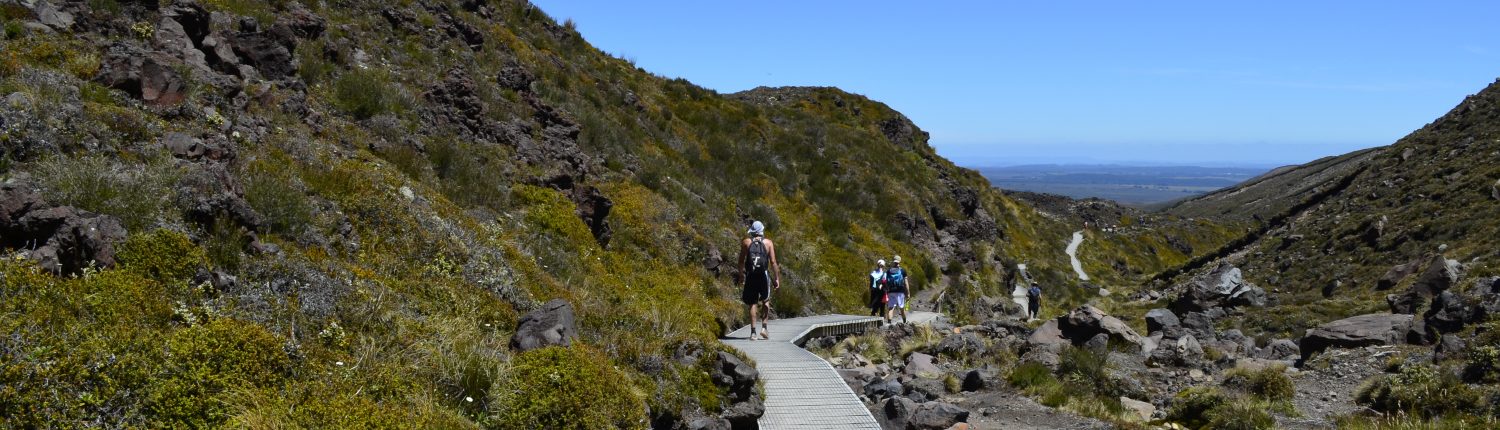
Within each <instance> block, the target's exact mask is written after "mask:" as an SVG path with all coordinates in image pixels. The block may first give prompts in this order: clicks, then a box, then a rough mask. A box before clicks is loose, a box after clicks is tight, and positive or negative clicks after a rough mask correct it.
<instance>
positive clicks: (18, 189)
mask: <svg viewBox="0 0 1500 430" xmlns="http://www.w3.org/2000/svg"><path fill="white" fill-rule="evenodd" d="M125 236H126V231H125V227H124V226H123V225H122V224H121V223H120V220H119V219H118V218H115V217H113V216H109V215H99V214H95V213H92V212H88V211H85V210H82V209H78V208H75V207H72V206H52V205H51V204H49V203H48V202H47V201H46V200H43V199H42V197H41V196H40V195H39V194H37V192H36V191H35V190H34V189H33V186H32V185H31V184H30V183H27V182H23V181H12V182H6V183H5V184H3V185H0V246H4V247H6V248H15V249H18V250H20V251H21V253H22V255H25V256H27V257H29V258H31V259H33V260H36V261H37V262H38V263H39V264H40V265H41V266H42V268H44V269H46V270H49V271H51V272H53V273H77V272H78V271H80V270H82V269H84V268H86V267H90V266H94V267H101V268H103V267H111V266H114V264H115V250H114V246H115V244H117V243H120V242H122V241H124V240H125Z"/></svg>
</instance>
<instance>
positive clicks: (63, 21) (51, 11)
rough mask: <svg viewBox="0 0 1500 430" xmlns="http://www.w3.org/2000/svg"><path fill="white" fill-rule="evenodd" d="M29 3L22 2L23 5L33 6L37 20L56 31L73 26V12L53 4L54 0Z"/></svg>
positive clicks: (32, 9) (69, 28)
mask: <svg viewBox="0 0 1500 430" xmlns="http://www.w3.org/2000/svg"><path fill="white" fill-rule="evenodd" d="M27 4H28V2H25V1H22V2H21V5H23V6H24V7H30V8H31V13H34V14H36V20H37V22H39V23H41V24H42V25H45V26H47V27H48V28H50V29H52V30H56V31H68V30H71V29H72V28H73V23H74V19H73V14H71V13H68V12H67V11H64V10H62V8H60V7H58V6H57V5H54V4H52V2H50V1H48V0H36V1H33V2H30V6H25V5H27Z"/></svg>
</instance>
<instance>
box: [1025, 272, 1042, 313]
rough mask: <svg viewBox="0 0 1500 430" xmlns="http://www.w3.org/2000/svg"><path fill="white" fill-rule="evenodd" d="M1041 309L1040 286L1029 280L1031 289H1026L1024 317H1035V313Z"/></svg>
mask: <svg viewBox="0 0 1500 430" xmlns="http://www.w3.org/2000/svg"><path fill="white" fill-rule="evenodd" d="M1041 309H1042V286H1041V284H1038V283H1036V281H1032V282H1031V289H1028V290H1026V317H1027V318H1028V319H1036V313H1037V311H1038V310H1041Z"/></svg>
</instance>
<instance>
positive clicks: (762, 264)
mask: <svg viewBox="0 0 1500 430" xmlns="http://www.w3.org/2000/svg"><path fill="white" fill-rule="evenodd" d="M770 264H771V254H770V253H768V252H766V238H764V237H757V238H754V239H751V240H750V255H749V256H748V257H746V258H745V271H746V272H750V274H752V275H759V274H763V273H766V267H767V266H769V265H770Z"/></svg>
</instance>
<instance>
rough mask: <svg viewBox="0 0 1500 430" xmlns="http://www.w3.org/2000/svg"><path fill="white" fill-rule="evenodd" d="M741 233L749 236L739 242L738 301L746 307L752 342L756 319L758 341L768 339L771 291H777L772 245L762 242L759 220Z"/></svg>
mask: <svg viewBox="0 0 1500 430" xmlns="http://www.w3.org/2000/svg"><path fill="white" fill-rule="evenodd" d="M745 234H747V235H749V236H750V237H747V238H745V240H743V241H741V242H740V267H743V268H744V269H745V291H744V292H743V293H741V294H740V300H741V301H743V302H745V305H746V306H749V307H750V340H755V335H756V333H755V320H756V319H759V320H760V337H761V339H770V338H771V332H770V331H769V329H768V327H766V321H767V320H769V319H771V304H770V299H771V290H773V289H780V288H781V266H780V265H779V264H777V263H776V244H774V243H771V239H766V225H765V224H762V223H761V222H760V221H756V222H753V223H751V224H750V231H747V232H745ZM758 308H760V309H758ZM757 317H758V318H757Z"/></svg>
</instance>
